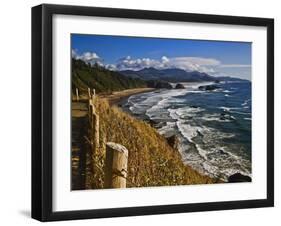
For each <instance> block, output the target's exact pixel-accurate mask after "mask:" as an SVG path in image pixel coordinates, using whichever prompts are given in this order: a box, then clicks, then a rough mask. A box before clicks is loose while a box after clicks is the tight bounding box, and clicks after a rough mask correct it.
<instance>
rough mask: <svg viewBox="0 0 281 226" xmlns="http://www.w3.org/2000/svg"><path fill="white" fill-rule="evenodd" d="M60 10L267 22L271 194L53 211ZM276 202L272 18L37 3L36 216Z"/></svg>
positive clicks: (48, 217)
mask: <svg viewBox="0 0 281 226" xmlns="http://www.w3.org/2000/svg"><path fill="white" fill-rule="evenodd" d="M55 14H63V15H82V16H98V17H111V18H131V19H148V20H162V21H182V22H196V23H212V24H224V25H225V24H227V25H247V26H262V27H266V28H267V198H266V199H257V200H246V201H244V200H243V201H226V202H209V203H195V204H171V205H160V206H143V207H130V208H111V209H94V210H73V211H63V212H54V211H53V210H52V199H53V196H52V129H53V128H52V110H53V107H52V106H53V102H52V98H53V93H52V18H53V15H55ZM271 206H274V20H273V19H267V18H252V17H237V16H219V15H202V14H190V13H176V12H160V11H144V10H131V9H117V8H97V7H83V6H66V5H49V4H43V5H39V6H35V7H33V8H32V218H34V219H37V220H40V221H57V220H73V219H86V218H105V217H122V216H135V215H149V214H168V213H180V212H195V211H210V210H228V209H242V208H257V207H271Z"/></svg>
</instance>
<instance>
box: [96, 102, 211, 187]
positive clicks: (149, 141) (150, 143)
mask: <svg viewBox="0 0 281 226" xmlns="http://www.w3.org/2000/svg"><path fill="white" fill-rule="evenodd" d="M95 106H96V110H97V113H98V114H99V116H100V146H101V147H103V148H100V150H99V153H98V154H97V156H96V159H95V162H96V163H97V165H96V167H95V169H96V173H95V175H92V187H93V188H103V186H104V184H103V183H104V162H105V142H116V143H119V144H122V145H124V146H125V147H126V148H127V149H128V150H129V160H128V161H129V162H128V180H127V187H147V186H165V185H166V186H167V185H185V184H205V183H214V182H215V181H214V180H213V179H211V178H209V177H207V176H202V175H200V174H199V173H197V172H196V171H194V170H193V169H192V168H190V167H189V166H185V165H184V164H183V162H182V160H181V156H180V154H179V152H178V151H177V150H174V149H173V148H171V147H170V146H169V145H168V143H167V141H166V139H165V138H164V137H162V136H161V135H160V134H159V133H158V132H157V131H156V129H154V128H152V127H151V126H150V125H149V124H147V123H145V122H143V121H140V120H137V119H135V118H133V117H132V116H130V115H129V114H127V113H125V112H123V111H122V110H121V109H119V108H117V107H111V106H109V104H108V102H107V101H105V100H102V99H99V98H96V100H95Z"/></svg>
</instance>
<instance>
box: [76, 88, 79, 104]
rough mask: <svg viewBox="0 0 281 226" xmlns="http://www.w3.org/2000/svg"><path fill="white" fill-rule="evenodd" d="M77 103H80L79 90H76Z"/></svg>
mask: <svg viewBox="0 0 281 226" xmlns="http://www.w3.org/2000/svg"><path fill="white" fill-rule="evenodd" d="M76 101H77V102H78V101H79V92H78V88H76Z"/></svg>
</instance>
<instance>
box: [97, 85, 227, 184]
mask: <svg viewBox="0 0 281 226" xmlns="http://www.w3.org/2000/svg"><path fill="white" fill-rule="evenodd" d="M155 90H157V88H136V89H127V90H123V91H117V92H113V93H112V94H110V95H100V97H101V98H102V99H105V100H106V101H107V102H108V103H109V105H110V106H114V105H118V106H119V105H121V104H122V103H124V102H125V101H126V100H128V98H129V97H130V96H132V95H135V94H140V93H147V92H151V91H155ZM122 111H124V109H122ZM126 113H128V112H126ZM129 115H131V116H132V114H130V113H129ZM133 117H134V116H133ZM134 118H135V117H134ZM135 119H136V120H140V119H137V118H135ZM141 121H143V120H141ZM143 122H145V123H147V124H149V125H150V126H151V127H153V128H154V129H156V132H157V133H158V135H159V136H161V137H163V138H164V139H165V140H166V141H167V143H168V145H169V146H170V147H171V148H172V149H174V150H176V151H177V152H178V154H180V150H179V149H178V147H177V148H175V147H173V145H171V144H170V140H169V139H170V138H169V137H168V138H167V137H165V136H163V135H161V134H160V133H159V132H158V130H157V128H155V126H154V125H153V123H149V122H148V121H143ZM175 139H176V140H175V141H174V142H175V143H177V142H178V139H177V137H175ZM182 163H183V164H184V165H185V166H186V167H189V168H191V169H192V170H194V171H195V172H196V173H198V174H199V175H201V176H203V177H208V178H210V179H211V180H214V181H215V183H224V182H225V181H222V180H221V179H219V178H212V177H210V176H209V175H206V174H202V173H201V172H199V171H198V170H196V169H194V168H193V167H191V166H190V165H189V164H186V163H184V161H182Z"/></svg>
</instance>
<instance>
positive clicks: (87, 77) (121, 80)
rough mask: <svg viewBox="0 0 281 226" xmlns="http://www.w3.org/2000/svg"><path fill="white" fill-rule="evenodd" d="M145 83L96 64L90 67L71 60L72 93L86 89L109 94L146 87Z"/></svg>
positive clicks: (81, 62)
mask: <svg viewBox="0 0 281 226" xmlns="http://www.w3.org/2000/svg"><path fill="white" fill-rule="evenodd" d="M146 86H147V85H146V82H145V81H143V80H141V79H138V78H130V77H126V76H123V75H121V74H120V73H119V72H115V71H110V70H107V69H106V68H104V67H102V66H99V65H98V64H95V65H90V64H87V63H85V62H84V61H82V60H76V59H72V92H73V93H74V92H75V91H74V90H75V88H78V89H79V91H80V92H86V91H87V89H88V87H90V88H92V89H95V90H96V92H97V93H110V92H113V91H120V90H124V89H131V88H137V87H146Z"/></svg>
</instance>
